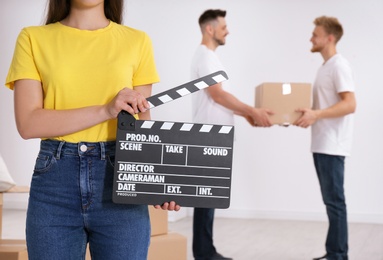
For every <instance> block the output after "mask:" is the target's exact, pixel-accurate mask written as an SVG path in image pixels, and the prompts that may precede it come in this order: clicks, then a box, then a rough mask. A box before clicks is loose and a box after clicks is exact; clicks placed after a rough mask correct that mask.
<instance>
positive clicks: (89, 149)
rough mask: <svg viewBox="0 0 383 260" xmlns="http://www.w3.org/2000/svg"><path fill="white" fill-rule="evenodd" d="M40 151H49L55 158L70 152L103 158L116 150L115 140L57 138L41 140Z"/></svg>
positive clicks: (71, 153)
mask: <svg viewBox="0 0 383 260" xmlns="http://www.w3.org/2000/svg"><path fill="white" fill-rule="evenodd" d="M40 150H41V151H49V152H52V153H53V154H54V156H55V157H56V159H60V157H61V155H65V154H70V155H78V156H100V159H101V160H105V157H106V156H107V155H114V154H115V152H116V142H115V141H110V142H94V143H93V142H79V143H69V142H65V141H57V140H50V139H48V140H42V141H41V143H40Z"/></svg>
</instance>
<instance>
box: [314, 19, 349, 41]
mask: <svg viewBox="0 0 383 260" xmlns="http://www.w3.org/2000/svg"><path fill="white" fill-rule="evenodd" d="M314 24H315V25H316V26H322V27H323V28H324V30H325V32H326V33H327V34H332V35H334V37H335V39H336V42H338V41H339V40H340V39H341V38H342V35H343V27H342V25H341V24H340V22H339V21H338V19H337V18H335V17H329V16H320V17H318V18H316V19H315V20H314Z"/></svg>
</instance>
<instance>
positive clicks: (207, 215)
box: [193, 208, 217, 260]
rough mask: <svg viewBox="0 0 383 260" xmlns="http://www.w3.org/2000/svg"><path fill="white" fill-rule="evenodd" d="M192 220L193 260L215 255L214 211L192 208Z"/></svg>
mask: <svg viewBox="0 0 383 260" xmlns="http://www.w3.org/2000/svg"><path fill="white" fill-rule="evenodd" d="M193 218H194V219H193V255H194V258H195V259H196V260H199V259H208V258H209V257H211V256H213V255H214V254H216V253H217V251H216V249H215V247H214V245H213V221H214V209H209V208H194V216H193Z"/></svg>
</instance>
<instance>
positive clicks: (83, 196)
mask: <svg viewBox="0 0 383 260" xmlns="http://www.w3.org/2000/svg"><path fill="white" fill-rule="evenodd" d="M122 11H123V1H121V0H105V1H104V0H67V1H64V0H50V1H49V5H48V10H47V21H46V25H44V26H34V27H28V28H24V29H23V30H22V31H21V33H20V34H19V37H18V39H17V44H16V48H15V52H14V57H13V60H12V64H11V66H10V70H9V73H8V76H7V79H6V86H7V87H8V88H10V89H13V90H14V99H15V117H16V123H17V128H18V131H19V133H20V135H21V136H22V137H23V138H24V139H30V138H41V139H42V140H41V149H40V152H39V154H38V157H37V160H36V165H35V169H34V174H33V177H32V182H31V191H30V199H29V205H28V212H27V225H26V237H27V247H28V255H29V259H30V260H52V259H55V260H61V259H62V260H78V259H84V256H85V251H86V246H87V243H88V242H89V246H90V251H91V255H92V258H93V259H96V260H97V259H101V260H108V259H110V260H118V259H124V260H127V259H130V260H141V259H146V258H147V251H148V247H149V241H150V222H149V215H148V208H147V206H145V205H119V204H114V203H112V182H113V164H114V153H115V139H116V136H115V135H116V127H117V121H116V117H117V115H118V113H119V112H120V111H121V110H126V111H128V112H129V113H131V114H137V113H138V112H139V111H142V113H140V114H139V117H140V118H141V119H150V113H149V111H148V110H147V108H148V107H149V105H148V102H147V101H146V99H145V98H146V97H148V96H150V94H151V87H152V83H155V82H158V80H159V77H158V74H157V71H156V68H155V64H154V59H153V51H152V46H151V41H150V39H149V37H148V36H147V35H146V34H145V33H144V32H141V31H138V30H135V29H132V28H129V27H126V26H123V25H121V20H122ZM155 207H156V208H162V209H164V210H179V208H180V207H179V205H176V204H175V203H174V202H170V203H164V204H163V205H162V206H160V205H157V206H155Z"/></svg>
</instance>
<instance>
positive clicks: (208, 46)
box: [191, 10, 272, 260]
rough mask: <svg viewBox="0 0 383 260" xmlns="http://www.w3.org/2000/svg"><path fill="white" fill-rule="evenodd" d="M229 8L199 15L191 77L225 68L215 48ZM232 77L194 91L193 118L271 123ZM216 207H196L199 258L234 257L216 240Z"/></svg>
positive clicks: (226, 122) (195, 237)
mask: <svg viewBox="0 0 383 260" xmlns="http://www.w3.org/2000/svg"><path fill="white" fill-rule="evenodd" d="M225 16H226V11H223V10H207V11H205V12H204V13H203V14H202V15H201V16H200V18H199V25H200V28H201V32H202V43H201V45H200V46H198V48H197V50H196V53H195V54H194V58H193V61H192V66H191V77H192V79H197V78H200V77H203V76H206V75H208V74H210V73H213V72H216V71H218V70H225V69H224V67H223V66H222V64H221V62H220V60H219V58H218V56H217V54H216V53H215V50H216V48H217V47H218V46H220V45H224V44H225V38H226V36H227V35H228V33H229V32H228V30H227V26H226V21H225ZM228 89H229V81H225V82H223V83H219V84H216V85H213V86H210V87H209V88H206V89H203V90H201V91H198V92H196V93H195V94H193V95H192V98H193V120H194V122H196V123H208V124H218V125H219V124H221V125H233V124H234V115H240V116H243V117H244V118H245V119H246V120H247V121H248V122H249V123H250V125H252V126H263V127H269V126H271V122H270V120H269V115H271V114H272V112H271V111H270V110H268V109H256V108H254V107H252V106H249V105H247V104H245V103H243V102H241V101H240V100H238V99H237V98H236V97H235V96H233V95H232V94H230V93H229V92H228ZM213 220H214V209H210V208H195V209H194V222H193V255H194V258H195V259H196V260H219V259H222V260H223V259H226V260H228V259H231V258H227V257H224V256H222V255H221V254H219V253H218V252H217V251H216V249H215V247H214V244H213Z"/></svg>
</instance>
